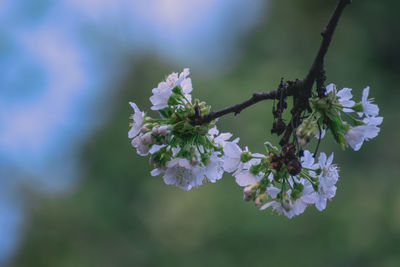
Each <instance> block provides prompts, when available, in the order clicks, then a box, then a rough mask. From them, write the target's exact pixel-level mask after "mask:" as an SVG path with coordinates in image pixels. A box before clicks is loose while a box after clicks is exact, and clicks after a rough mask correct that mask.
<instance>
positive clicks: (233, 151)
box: [223, 139, 243, 172]
mask: <svg viewBox="0 0 400 267" xmlns="http://www.w3.org/2000/svg"><path fill="white" fill-rule="evenodd" d="M238 141H239V140H238V139H236V140H234V141H232V142H226V143H225V145H224V148H223V150H224V170H225V171H226V172H234V171H235V170H237V169H238V168H239V166H240V165H241V164H242V161H241V155H242V152H243V151H242V149H241V148H240V147H239V146H238V144H237V142H238Z"/></svg>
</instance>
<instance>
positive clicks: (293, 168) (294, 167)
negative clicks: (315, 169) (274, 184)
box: [287, 159, 301, 175]
mask: <svg viewBox="0 0 400 267" xmlns="http://www.w3.org/2000/svg"><path fill="white" fill-rule="evenodd" d="M287 169H288V172H289V174H291V175H297V174H299V173H300V171H301V163H300V161H299V160H298V159H292V160H291V161H289V163H288V164H287Z"/></svg>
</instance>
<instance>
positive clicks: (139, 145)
mask: <svg viewBox="0 0 400 267" xmlns="http://www.w3.org/2000/svg"><path fill="white" fill-rule="evenodd" d="M147 141H148V138H147V137H146V138H143V135H139V136H136V137H135V138H133V140H132V146H133V147H135V148H136V151H137V153H138V154H139V155H140V156H147V154H149V151H150V143H148V142H147Z"/></svg>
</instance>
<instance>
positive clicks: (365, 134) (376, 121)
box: [344, 117, 383, 151]
mask: <svg viewBox="0 0 400 267" xmlns="http://www.w3.org/2000/svg"><path fill="white" fill-rule="evenodd" d="M382 121H383V117H365V118H364V119H363V122H364V123H365V125H359V126H355V127H351V128H350V129H349V130H348V131H347V133H346V134H345V135H344V138H345V140H346V142H347V144H349V145H350V146H351V148H353V149H354V151H358V150H360V148H361V146H362V144H363V143H364V141H369V140H370V139H372V138H375V137H376V136H377V135H378V134H379V132H380V128H379V127H378V126H379V125H380V124H381V123H382Z"/></svg>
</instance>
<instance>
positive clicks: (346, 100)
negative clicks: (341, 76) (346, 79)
mask: <svg viewBox="0 0 400 267" xmlns="http://www.w3.org/2000/svg"><path fill="white" fill-rule="evenodd" d="M330 92H333V93H334V94H335V95H336V96H337V98H338V101H339V104H340V105H342V107H343V109H342V110H343V112H354V110H353V109H351V108H352V107H353V106H354V104H355V102H354V101H353V100H352V98H353V95H352V94H351V88H343V89H341V90H339V91H338V92H336V85H335V84H333V83H331V84H329V85H328V86H326V93H330Z"/></svg>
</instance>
